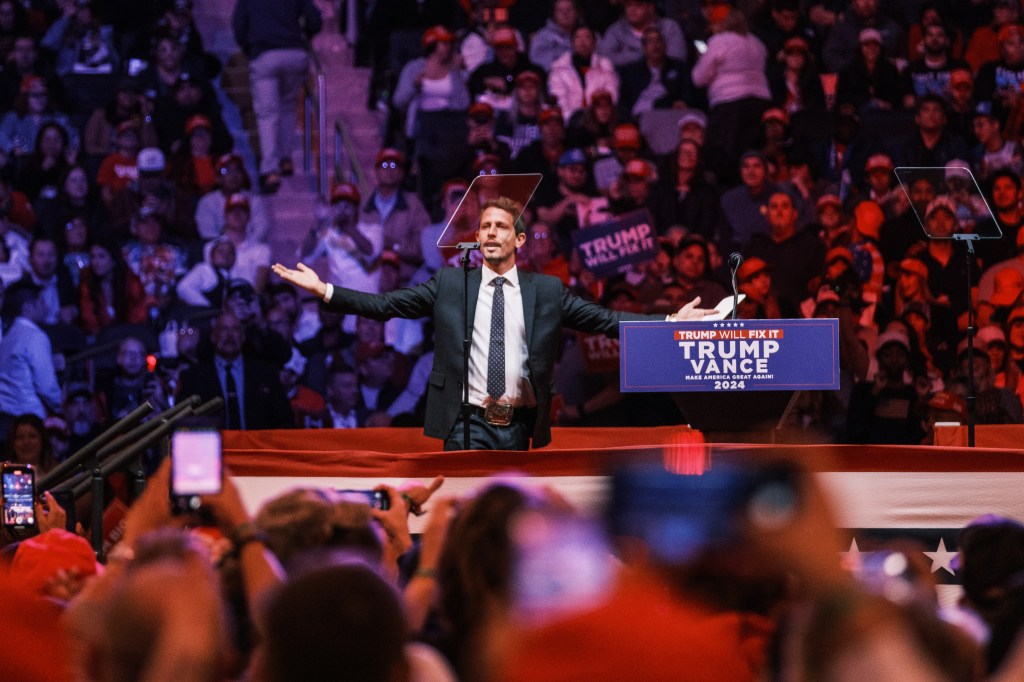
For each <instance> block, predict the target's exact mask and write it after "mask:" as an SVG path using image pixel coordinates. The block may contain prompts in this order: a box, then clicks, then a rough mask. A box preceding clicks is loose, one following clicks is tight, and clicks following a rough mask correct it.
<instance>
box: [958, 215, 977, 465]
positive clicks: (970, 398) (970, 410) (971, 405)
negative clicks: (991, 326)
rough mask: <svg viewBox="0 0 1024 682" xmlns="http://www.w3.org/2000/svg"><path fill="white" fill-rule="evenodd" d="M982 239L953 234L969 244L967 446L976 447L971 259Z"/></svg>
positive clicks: (973, 235)
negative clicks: (976, 244) (976, 243)
mask: <svg viewBox="0 0 1024 682" xmlns="http://www.w3.org/2000/svg"><path fill="white" fill-rule="evenodd" d="M976 239H981V237H980V236H979V235H977V234H973V233H967V232H963V233H959V234H954V235H953V241H958V242H963V243H964V244H966V245H967V250H966V251H965V252H964V255H965V256H966V257H967V447H969V448H973V447H974V422H975V414H974V413H975V409H976V403H977V401H978V396H977V394H976V391H977V387H976V386H975V385H974V332H975V329H974V311H973V310H972V309H971V260H972V259H973V258H974V241H975V240H976Z"/></svg>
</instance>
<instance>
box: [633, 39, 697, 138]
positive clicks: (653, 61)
mask: <svg viewBox="0 0 1024 682" xmlns="http://www.w3.org/2000/svg"><path fill="white" fill-rule="evenodd" d="M641 42H642V44H643V48H644V58H643V59H639V60H637V61H635V62H629V63H628V64H623V65H622V66H620V67H619V113H620V114H621V115H622V116H623V117H625V118H626V119H627V120H629V119H634V118H638V117H640V116H641V115H643V114H645V113H647V112H648V111H650V110H651V109H673V108H675V109H684V108H686V107H687V106H696V105H697V101H696V100H695V99H694V96H695V90H694V87H693V82H692V81H691V80H690V68H689V67H688V66H687V65H686V62H683V61H680V60H678V59H673V58H672V57H669V56H668V55H667V53H666V51H665V38H664V36H662V34H661V29H659V28H658V27H657V26H651V27H649V28H647V29H645V30H644V32H643V36H642V37H641Z"/></svg>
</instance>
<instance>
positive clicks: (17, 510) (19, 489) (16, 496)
mask: <svg viewBox="0 0 1024 682" xmlns="http://www.w3.org/2000/svg"><path fill="white" fill-rule="evenodd" d="M3 490H4V525H5V526H6V527H8V528H13V529H16V530H25V529H28V528H34V527H35V525H36V508H35V499H36V494H35V493H36V472H35V470H34V469H33V468H32V465H31V464H4V465H3Z"/></svg>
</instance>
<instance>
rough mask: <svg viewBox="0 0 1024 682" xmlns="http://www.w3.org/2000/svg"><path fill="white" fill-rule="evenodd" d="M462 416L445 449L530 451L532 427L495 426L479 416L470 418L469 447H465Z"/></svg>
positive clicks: (446, 439)
mask: <svg viewBox="0 0 1024 682" xmlns="http://www.w3.org/2000/svg"><path fill="white" fill-rule="evenodd" d="M463 437H464V430H463V428H462V415H461V414H460V415H459V418H458V419H456V420H455V426H453V427H452V431H451V433H449V434H448V437H447V438H445V439H444V449H445V450H446V451H450V450H529V449H530V427H529V426H528V425H527V424H526V423H525V422H522V421H514V422H512V423H511V424H509V425H508V426H494V425H493V424H488V423H487V422H486V421H484V418H483V417H481V416H480V415H479V414H471V415H470V416H469V447H468V448H466V447H463Z"/></svg>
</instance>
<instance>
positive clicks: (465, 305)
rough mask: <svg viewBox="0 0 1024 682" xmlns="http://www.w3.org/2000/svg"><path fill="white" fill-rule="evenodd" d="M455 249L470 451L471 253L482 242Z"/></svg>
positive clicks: (464, 436) (466, 442) (464, 420)
mask: <svg viewBox="0 0 1024 682" xmlns="http://www.w3.org/2000/svg"><path fill="white" fill-rule="evenodd" d="M455 248H457V249H459V250H460V251H462V256H461V257H460V258H459V263H460V264H461V265H462V315H463V321H464V323H465V324H464V325H463V334H462V449H463V450H469V417H470V414H471V413H472V406H471V405H470V404H469V348H470V345H471V344H472V337H473V323H472V321H471V320H470V319H469V271H470V267H469V252H470V251H477V250H479V249H480V242H459V243H458V244H456V245H455Z"/></svg>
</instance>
